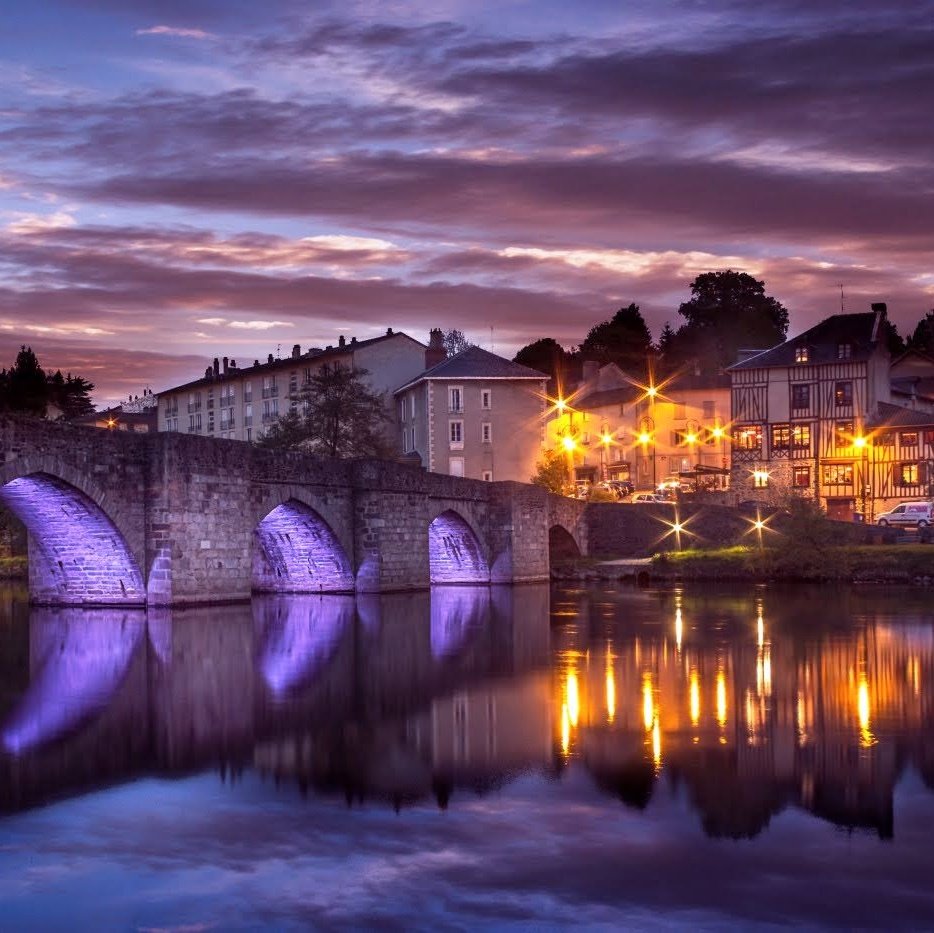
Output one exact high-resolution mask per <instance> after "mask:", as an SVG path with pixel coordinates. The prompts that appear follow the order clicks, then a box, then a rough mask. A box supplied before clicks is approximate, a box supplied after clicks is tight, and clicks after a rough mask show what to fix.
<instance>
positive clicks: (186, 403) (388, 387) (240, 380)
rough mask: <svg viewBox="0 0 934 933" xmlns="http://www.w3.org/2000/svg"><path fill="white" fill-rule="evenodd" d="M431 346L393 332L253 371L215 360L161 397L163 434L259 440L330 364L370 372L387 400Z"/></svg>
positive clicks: (297, 351)
mask: <svg viewBox="0 0 934 933" xmlns="http://www.w3.org/2000/svg"><path fill="white" fill-rule="evenodd" d="M426 349H427V348H426V346H425V344H423V343H421V342H420V341H418V340H415V339H413V338H412V337H409V336H408V335H407V334H404V333H401V332H393V330H392V328H389V329H388V330H387V331H386V333H385V334H384V335H383V336H381V337H373V338H371V339H368V340H357V338H356V337H353V338H351V339H350V340H346V339H345V338H344V337H340V338H339V340H338V342H337V345H336V346H328V347H325V348H324V349H321V348H317V347H315V348H312V349H309V350H306V351H305V352H304V353H303V352H302V350H301V347H300V346H299V345H298V344H296V345H295V346H294V347H293V348H292V355H291V356H290V357H288V358H286V359H274V358H273V356H272V354H270V355H269V358H268V359H267V360H266V362H265V363H261V362H260V361H259V360H254V361H253V365H252V366H248V367H239V366H237V363H236V360H229V359H228V358H227V357H224V359H223V362H221V361H219V360H217V359H215V360H214V365H213V366H211V367H208V369H207V370H206V371H205V374H204V377H203V378H201V379H197V380H195V381H194V382H189V383H186V384H185V385H181V386H176V387H175V388H172V389H166V390H164V391H162V392H160V393H159V414H158V429H159V430H160V431H182V432H186V433H190V434H203V435H207V436H209V437H220V438H228V439H233V440H241V441H252V440H256V439H257V438H258V437H259V436H260V435H261V434H262V433H263V431H264V430H265V429H266V428H267V427H268V426H269V425H270V424H272V423H273V422H274V421H275V420H276V419H277V418H278V417H279V416H280V415H284V414H285V413H286V412H287V411H288V410H289V408H290V407H293V408H294V407H295V406H296V405H297V404H298V402H297V401H296V396H297V395H298V394H299V393H300V392H301V390H302V388H303V386H304V385H305V384H306V383H307V382H308V380H309V379H310V378H311V376H312V374H314V373H315V372H317V371H318V370H319V369H320V368H321V367H322V366H324V365H325V364H329V365H332V366H333V365H335V364H340V365H342V366H346V367H349V368H353V369H365V370H367V373H368V375H367V377H366V379H367V381H368V382H369V384H370V387H371V388H372V389H373V390H374V391H375V392H378V393H380V394H384V395H386V397H387V405H389V407H390V409H391V408H392V405H391V392H392V390H393V389H395V387H396V386H398V385H400V384H401V383H403V382H405V381H406V380H408V379H411V378H412V377H413V376H414V375H416V374H417V373H420V372H421V371H422V370H423V369H424V368H425V353H426Z"/></svg>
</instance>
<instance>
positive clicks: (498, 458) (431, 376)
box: [395, 331, 548, 483]
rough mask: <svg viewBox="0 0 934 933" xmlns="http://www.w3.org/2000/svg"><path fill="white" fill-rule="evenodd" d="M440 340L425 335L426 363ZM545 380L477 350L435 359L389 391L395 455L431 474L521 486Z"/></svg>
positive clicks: (530, 463) (530, 466) (528, 471)
mask: <svg viewBox="0 0 934 933" xmlns="http://www.w3.org/2000/svg"><path fill="white" fill-rule="evenodd" d="M440 340H441V332H440V331H432V334H431V344H430V349H429V356H430V354H431V353H432V351H436V350H437V348H438V347H440ZM441 352H443V351H441ZM547 379H548V377H547V376H546V375H544V374H543V373H540V372H537V371H536V370H534V369H529V368H528V367H527V366H520V365H519V364H518V363H513V362H510V361H509V360H507V359H504V358H503V357H501V356H497V355H496V354H495V353H490V352H489V351H487V350H483V349H481V348H480V347H469V348H468V349H466V350H463V351H462V352H461V353H457V354H455V355H454V356H452V357H449V358H447V359H442V360H441V361H440V362H438V363H436V364H435V365H434V366H431V367H430V368H429V369H426V370H425V371H424V372H423V373H421V374H420V375H419V376H418V377H417V378H415V379H412V380H411V381H410V382H407V383H406V384H405V385H403V386H402V387H401V388H399V389H397V390H396V393H395V396H396V401H397V405H398V413H397V418H398V421H399V425H400V429H401V440H402V450H403V452H404V453H406V454H408V455H409V456H410V457H411V458H412V459H413V460H414V459H419V460H420V461H421V464H422V465H423V466H424V467H426V468H427V469H428V470H430V471H432V472H435V473H449V474H451V475H452V476H466V477H470V478H472V479H483V480H516V481H518V482H523V483H525V482H528V481H529V479H530V478H531V476H532V475H533V474H534V473H535V464H536V462H537V461H538V458H539V457H540V455H541V446H542V444H541V441H542V419H543V415H544V411H545V383H546V381H547Z"/></svg>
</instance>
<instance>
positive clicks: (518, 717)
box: [0, 587, 934, 930]
mask: <svg viewBox="0 0 934 933" xmlns="http://www.w3.org/2000/svg"><path fill="white" fill-rule="evenodd" d="M932 704H934V600H932V599H931V596H930V594H929V593H927V592H924V591H921V590H898V591H895V590H878V589H873V590H835V589H827V588H822V589H809V588H800V587H799V588H794V589H791V588H788V589H782V588H777V587H775V588H771V587H770V588H762V589H752V588H749V589H734V590H723V589H720V590H717V591H711V590H685V591H683V592H671V591H652V590H637V589H628V588H613V589H601V588H592V589H580V590H577V589H575V590H569V589H564V590H560V589H559V590H554V589H552V590H550V591H549V589H548V588H547V587H517V588H508V587H503V588H493V589H480V588H477V589H474V588H444V587H439V588H436V589H435V590H434V591H433V592H432V593H431V594H428V593H422V594H406V595H397V596H387V597H379V598H377V597H372V598H357V599H354V598H352V597H270V598H262V599H256V600H254V602H253V603H252V605H249V606H246V605H244V606H236V607H224V608H212V609H204V610H197V611H194V610H191V611H183V612H175V613H168V612H164V613H160V612H156V613H153V612H150V613H149V614H148V615H147V614H145V613H142V612H136V611H122V610H120V611H118V610H108V611H100V610H98V611H71V610H69V611H65V610H40V609H32V610H30V609H28V607H27V606H26V604H25V601H24V594H23V593H22V592H20V591H17V590H14V589H9V588H8V589H4V590H0V929H4V930H6V929H10V930H27V929H30V930H31V929H62V930H74V929H94V930H109V929H118V930H123V929H185V930H201V929H224V930H227V929H233V930H240V929H244V930H245V929H256V928H258V927H269V928H275V929H292V928H295V929H298V928H307V927H309V926H314V927H323V928H333V927H355V928H362V927H373V926H379V927H387V928H399V929H412V928H421V929H429V928H430V929H442V928H453V929H474V928H477V927H483V926H489V927H505V926H516V927H522V928H526V929H542V928H557V927H562V926H568V925H572V924H573V925H583V926H591V927H605V928H610V927H613V928H618V927H629V928H641V929H646V928H649V929H651V928H657V927H679V928H685V927H690V928H694V929H698V928H699V929H723V928H727V927H731V928H744V929H747V928H750V927H760V926H761V927H768V926H784V925H790V924H794V925H796V926H799V927H803V928H808V927H810V928H818V927H834V926H835V927H840V928H847V929H852V928H881V929H898V928H911V929H919V928H934V883H932V881H931V870H932V867H934V718H932V712H934V710H932Z"/></svg>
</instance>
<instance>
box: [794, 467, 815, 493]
mask: <svg viewBox="0 0 934 933" xmlns="http://www.w3.org/2000/svg"><path fill="white" fill-rule="evenodd" d="M791 484H792V486H795V487H797V488H798V489H801V488H807V487H808V486H810V485H811V468H810V467H806V466H796V467H795V468H794V469H793V470H792V471H791Z"/></svg>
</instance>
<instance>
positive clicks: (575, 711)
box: [566, 671, 580, 729]
mask: <svg viewBox="0 0 934 933" xmlns="http://www.w3.org/2000/svg"><path fill="white" fill-rule="evenodd" d="M566 695H567V708H568V718H569V719H570V720H571V725H572V726H573V727H574V728H575V729H576V728H577V722H578V720H579V718H580V693H579V688H578V683H577V674H576V673H575V672H574V671H569V672H568V681H567V693H566Z"/></svg>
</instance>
